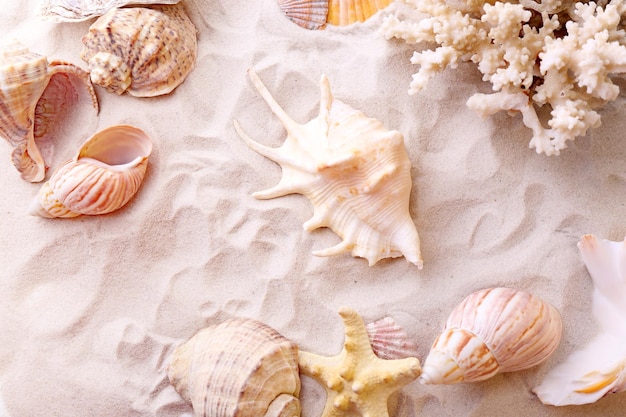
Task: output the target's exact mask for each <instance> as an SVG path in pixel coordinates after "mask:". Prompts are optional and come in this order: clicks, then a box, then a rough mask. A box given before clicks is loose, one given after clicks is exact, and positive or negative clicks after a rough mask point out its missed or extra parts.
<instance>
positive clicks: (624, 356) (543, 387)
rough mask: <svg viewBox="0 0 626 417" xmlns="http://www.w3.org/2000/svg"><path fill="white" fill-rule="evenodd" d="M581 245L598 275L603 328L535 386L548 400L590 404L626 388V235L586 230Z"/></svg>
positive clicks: (595, 300)
mask: <svg viewBox="0 0 626 417" xmlns="http://www.w3.org/2000/svg"><path fill="white" fill-rule="evenodd" d="M578 248H579V250H580V254H581V256H582V259H583V261H584V263H585V266H586V267H587V270H588V271H589V275H591V279H592V281H593V297H592V313H593V316H594V318H595V319H596V321H597V323H598V325H599V332H598V334H597V335H596V336H594V338H593V339H591V341H589V343H588V344H587V345H585V346H584V347H583V348H581V349H580V350H576V351H575V352H573V353H572V354H571V355H570V356H568V357H567V358H566V359H565V360H564V361H563V362H562V363H560V364H559V365H557V366H556V367H555V368H553V369H551V370H550V371H549V372H548V373H547V374H546V377H545V379H544V380H543V381H542V382H541V384H540V385H539V386H537V387H535V388H534V389H533V391H534V392H535V394H537V396H538V397H539V399H540V400H541V402H543V403H544V404H550V405H558V406H562V405H579V404H589V403H593V402H596V401H598V400H599V399H600V398H602V397H604V396H605V395H608V394H611V393H618V392H625V391H626V239H625V240H623V241H621V242H613V241H609V240H605V239H602V240H599V239H598V238H596V237H595V236H594V235H585V236H583V238H582V240H581V241H580V242H579V243H578ZM622 395H624V394H622Z"/></svg>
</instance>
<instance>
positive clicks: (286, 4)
mask: <svg viewBox="0 0 626 417" xmlns="http://www.w3.org/2000/svg"><path fill="white" fill-rule="evenodd" d="M392 1H393V0H278V6H279V7H280V10H281V11H282V12H283V13H284V14H285V16H287V17H288V18H289V19H290V20H291V21H292V22H294V23H295V24H297V25H298V26H302V27H303V28H306V29H323V28H324V27H325V26H326V24H327V23H328V24H331V25H335V26H348V25H351V24H353V23H357V22H364V21H366V20H367V19H369V18H370V17H372V16H373V15H374V14H375V13H376V12H378V11H379V10H381V9H384V8H385V7H387V6H388V5H390V4H391V2H392Z"/></svg>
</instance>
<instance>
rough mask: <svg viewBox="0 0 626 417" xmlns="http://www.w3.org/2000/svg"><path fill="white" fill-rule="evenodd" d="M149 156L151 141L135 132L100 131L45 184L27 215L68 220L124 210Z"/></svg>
mask: <svg viewBox="0 0 626 417" xmlns="http://www.w3.org/2000/svg"><path fill="white" fill-rule="evenodd" d="M151 151H152V142H151V141H150V138H149V137H148V136H147V135H146V134H145V133H144V132H143V131H142V130H140V129H138V128H136V127H133V126H128V125H117V126H111V127H109V128H107V129H104V130H101V131H100V132H98V133H96V134H95V135H93V136H92V137H91V138H90V139H88V140H87V141H86V142H85V143H84V144H83V145H82V147H81V148H80V151H79V152H78V154H77V155H76V156H75V157H74V159H72V160H70V161H68V162H66V163H65V164H64V165H62V166H61V167H59V169H57V170H56V171H55V172H54V174H52V176H51V177H50V179H49V180H48V181H47V182H46V183H44V185H43V187H42V188H41V190H40V191H39V194H38V195H37V197H36V199H35V201H33V204H32V205H31V208H30V214H33V215H39V216H42V217H49V218H52V217H66V218H67V217H77V216H80V215H81V214H88V215H97V214H106V213H110V212H112V211H115V210H117V209H119V208H121V207H123V206H124V205H125V204H126V203H127V202H128V201H129V200H130V199H131V198H132V197H133V196H134V195H135V193H136V192H137V190H138V189H139V187H140V186H141V183H142V181H143V178H144V175H145V173H146V167H147V165H148V156H150V153H151Z"/></svg>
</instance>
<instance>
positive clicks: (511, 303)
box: [420, 288, 562, 384]
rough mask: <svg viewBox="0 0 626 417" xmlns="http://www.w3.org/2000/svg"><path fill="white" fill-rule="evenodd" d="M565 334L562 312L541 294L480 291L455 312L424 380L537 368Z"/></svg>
mask: <svg viewBox="0 0 626 417" xmlns="http://www.w3.org/2000/svg"><path fill="white" fill-rule="evenodd" d="M561 333H562V323H561V316H560V314H559V312H558V311H557V309H556V308H555V307H554V306H552V305H551V304H549V303H546V302H545V301H543V300H542V299H540V298H539V297H536V296H534V295H532V294H530V293H527V292H524V291H518V290H515V289H512V288H489V289H485V290H481V291H477V292H475V293H472V294H470V295H469V296H468V297H467V298H465V300H463V301H462V302H461V303H460V304H459V305H458V306H457V307H455V308H454V310H453V311H452V313H451V314H450V317H449V318H448V321H447V322H446V326H445V328H444V330H443V332H442V333H441V334H440V335H439V336H438V337H437V339H436V340H435V342H434V343H433V345H432V348H431V350H430V353H429V354H428V357H427V358H426V360H425V361H424V366H423V373H422V376H421V377H420V381H421V382H422V383H426V384H455V383H459V382H476V381H482V380H485V379H488V378H491V377H492V376H494V375H496V374H497V373H500V372H512V371H519V370H522V369H527V368H530V367H533V366H535V365H538V364H540V363H541V362H543V361H545V360H546V359H548V357H549V356H550V355H551V354H552V353H553V352H554V350H555V349H556V348H557V347H558V345H559V341H560V339H561Z"/></svg>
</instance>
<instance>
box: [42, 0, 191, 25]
mask: <svg viewBox="0 0 626 417" xmlns="http://www.w3.org/2000/svg"><path fill="white" fill-rule="evenodd" d="M179 1H180V0H43V1H42V2H41V4H40V5H39V10H38V15H39V16H40V17H41V18H43V19H45V20H49V21H52V22H81V21H83V20H88V19H91V18H94V17H98V16H102V15H103V14H105V13H106V12H108V11H109V10H111V9H113V8H115V7H123V6H131V5H132V6H140V5H144V6H145V5H150V4H176V3H178V2H179Z"/></svg>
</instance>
